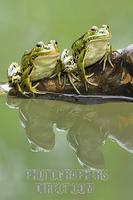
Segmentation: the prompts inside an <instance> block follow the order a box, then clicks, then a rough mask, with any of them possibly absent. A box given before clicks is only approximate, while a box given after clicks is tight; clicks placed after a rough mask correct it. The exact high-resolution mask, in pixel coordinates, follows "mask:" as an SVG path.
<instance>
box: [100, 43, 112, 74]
mask: <svg viewBox="0 0 133 200" xmlns="http://www.w3.org/2000/svg"><path fill="white" fill-rule="evenodd" d="M111 53H112V46H111V45H110V44H108V46H107V48H106V53H105V55H104V56H103V58H102V59H101V61H100V63H102V62H103V71H104V70H105V67H106V62H107V61H108V62H109V64H110V65H111V67H113V68H114V65H113V63H112V61H111Z"/></svg>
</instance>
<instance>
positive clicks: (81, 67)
mask: <svg viewBox="0 0 133 200" xmlns="http://www.w3.org/2000/svg"><path fill="white" fill-rule="evenodd" d="M85 53H86V50H85V49H83V50H82V51H81V53H80V55H79V58H78V61H77V67H78V69H79V73H80V76H81V79H82V81H83V83H84V85H85V89H86V91H87V90H88V85H87V84H89V85H92V86H97V84H96V83H93V82H91V81H89V80H88V78H91V77H92V76H93V75H94V73H92V74H90V75H86V72H85V65H84V57H85Z"/></svg>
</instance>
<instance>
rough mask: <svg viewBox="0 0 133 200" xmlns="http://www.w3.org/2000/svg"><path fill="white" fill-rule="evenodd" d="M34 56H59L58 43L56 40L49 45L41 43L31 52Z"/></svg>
mask: <svg viewBox="0 0 133 200" xmlns="http://www.w3.org/2000/svg"><path fill="white" fill-rule="evenodd" d="M31 53H32V55H33V56H34V55H35V57H38V56H45V55H56V54H59V48H58V43H57V41H56V40H51V41H50V42H49V43H48V44H47V45H46V44H44V42H42V41H40V42H38V43H37V44H36V46H35V47H34V48H33V49H32V50H31Z"/></svg>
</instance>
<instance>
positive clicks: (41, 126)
mask: <svg viewBox="0 0 133 200" xmlns="http://www.w3.org/2000/svg"><path fill="white" fill-rule="evenodd" d="M132 7H133V2H132V1H131V0H128V1H121V0H118V1H115V0H112V1H108V0H106V1H105V0H101V1H100V2H98V1H97V0H93V1H91V0H83V1H76V0H73V1H70V0H67V1H65V0H62V1H60V0H55V1H48V0H38V1H31V0H29V1H26V0H23V1H18V0H14V1H10V0H7V1H4V0H0V26H1V31H0V36H1V37H0V44H1V59H0V82H2V81H6V80H7V67H8V65H9V64H10V63H11V62H13V61H16V62H20V59H21V56H22V54H23V52H24V51H25V50H26V49H29V48H31V47H33V45H34V44H35V43H36V42H38V41H40V40H42V41H44V42H45V41H46V42H47V41H49V40H50V39H56V40H58V42H59V46H60V48H61V50H63V48H68V49H70V47H71V44H72V42H73V41H74V40H75V39H77V37H79V36H80V35H81V34H83V33H84V32H85V31H86V30H87V29H88V28H89V27H91V26H92V25H101V24H108V25H109V26H110V28H111V32H112V35H113V38H112V41H111V43H112V45H113V48H114V49H115V48H123V47H126V46H127V45H128V44H131V43H132V41H133V28H132V19H133V14H132V13H133V12H132ZM132 109H133V104H132V103H112V104H111V103H108V104H100V105H98V104H94V105H77V104H72V103H66V102H61V101H48V100H21V99H19V100H18V99H12V98H7V97H0V199H2V200H8V199H10V200H17V199H20V200H21V199H26V200H27V199H32V200H44V199H48V200H53V199H91V200H93V199H94V200H96V199H98V200H104V199H105V200H106V199H108V200H112V199H113V200H115V199H117V200H119V199H120V200H125V199H128V200H130V199H132V197H133V167H132V166H133V154H132V152H133V135H132V134H133V133H132V131H133V113H132ZM51 170H52V171H51ZM67 170H68V171H67ZM51 173H53V174H52V175H51ZM61 174H62V175H61ZM46 175H47V176H48V177H46ZM40 177H41V178H42V179H41V178H40ZM68 177H69V178H68ZM40 183H41V184H40ZM44 183H47V184H48V183H49V190H48V188H47V189H46V187H44V186H46V185H43V184H44ZM51 183H52V186H51V185H50V184H51ZM57 183H60V184H59V185H58V186H57V185H56V186H55V184H57ZM65 183H66V184H68V185H69V187H68V188H67V186H68V185H67V186H65ZM77 183H80V184H81V185H77ZM39 184H40V185H39ZM63 184H64V185H63ZM87 184H88V185H87ZM89 184H90V185H89ZM47 186H48V185H47ZM52 187H53V188H52ZM60 187H62V188H63V187H64V188H66V190H67V189H68V190H67V192H65V191H64V192H63V194H60V193H61V189H60V191H59V188H60ZM51 188H52V189H51ZM87 189H88V190H87ZM48 192H49V194H48ZM57 193H58V194H57ZM79 193H81V194H79Z"/></svg>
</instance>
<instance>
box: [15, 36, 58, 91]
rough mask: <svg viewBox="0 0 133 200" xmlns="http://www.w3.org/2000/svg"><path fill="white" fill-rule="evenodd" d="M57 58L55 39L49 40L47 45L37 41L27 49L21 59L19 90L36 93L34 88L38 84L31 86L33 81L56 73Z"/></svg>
mask: <svg viewBox="0 0 133 200" xmlns="http://www.w3.org/2000/svg"><path fill="white" fill-rule="evenodd" d="M59 58H60V52H59V48H58V44H57V42H56V41H55V40H51V41H50V42H49V43H48V44H47V45H46V44H44V43H43V42H38V43H37V44H36V46H35V47H34V48H32V49H31V50H27V51H26V52H25V53H24V55H23V56H22V59H21V65H20V73H21V82H20V84H19V85H20V88H19V91H20V90H21V91H20V92H21V93H22V94H24V95H25V94H26V93H28V92H29V93H32V94H34V93H38V92H37V90H36V87H37V85H38V84H35V85H34V86H33V82H35V81H39V80H41V79H43V78H50V77H51V76H53V75H54V74H57V71H56V67H57V65H58V60H59ZM17 69H18V68H17ZM26 91H27V92H26Z"/></svg>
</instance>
